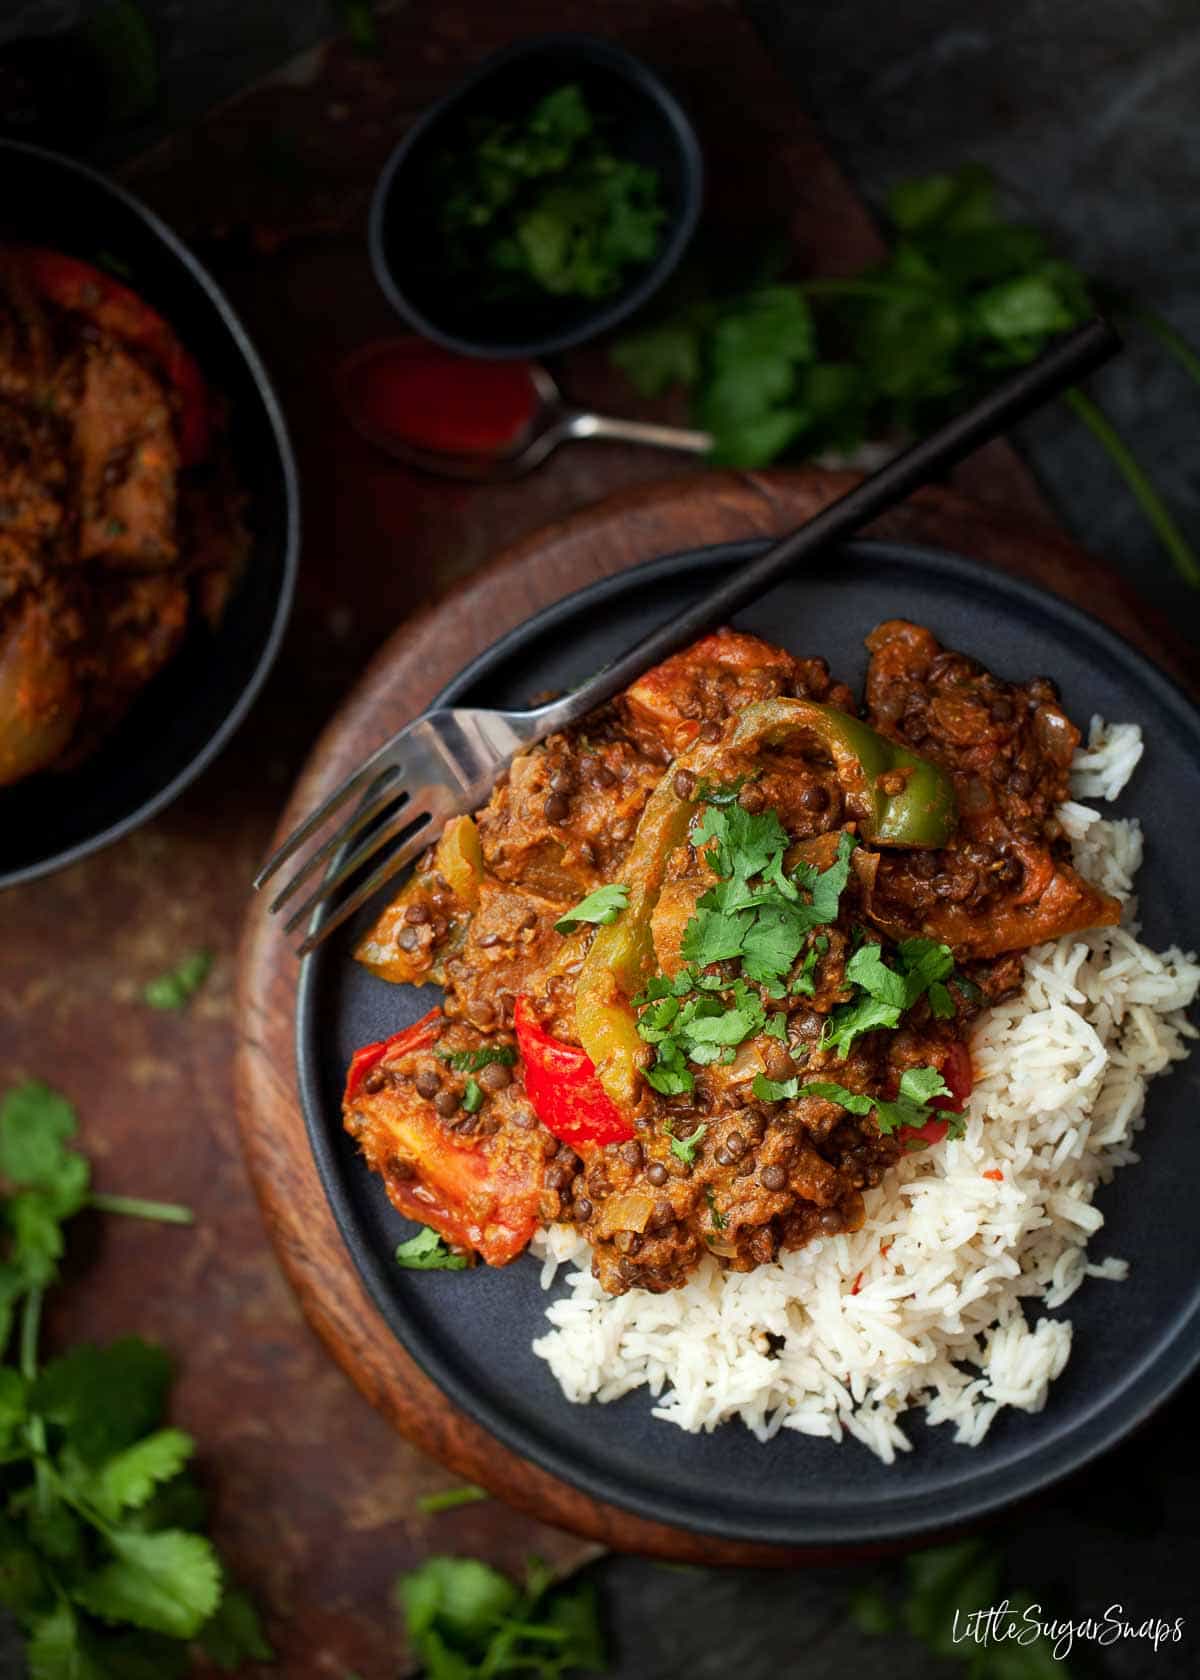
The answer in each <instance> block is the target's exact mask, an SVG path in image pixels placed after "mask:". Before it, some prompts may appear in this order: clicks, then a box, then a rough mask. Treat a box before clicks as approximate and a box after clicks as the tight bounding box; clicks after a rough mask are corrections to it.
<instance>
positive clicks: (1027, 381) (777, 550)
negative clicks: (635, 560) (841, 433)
mask: <svg viewBox="0 0 1200 1680" xmlns="http://www.w3.org/2000/svg"><path fill="white" fill-rule="evenodd" d="M1120 347H1121V340H1120V338H1119V337H1118V335H1117V333H1116V332H1115V331H1114V329H1113V328H1112V326H1111V325H1110V324H1109V323H1108V322H1107V321H1106V320H1104V319H1103V318H1102V317H1100V316H1097V317H1096V318H1095V319H1094V320H1092V321H1089V322H1088V323H1087V325H1086V326H1083V327H1080V328H1078V329H1077V330H1076V331H1075V332H1072V333H1068V334H1066V335H1065V336H1064V337H1062V338H1059V339H1056V340H1055V342H1054V343H1052V344H1051V345H1050V346H1049V348H1048V349H1046V350H1045V351H1043V352H1042V354H1041V355H1040V356H1039V357H1038V358H1037V360H1036V361H1033V362H1030V363H1029V364H1028V365H1027V366H1026V367H1023V368H1021V369H1019V370H1018V371H1017V372H1016V373H1014V374H1011V375H1010V376H1009V377H1008V378H1007V379H1004V380H1001V382H1000V383H999V384H998V385H996V386H995V387H994V388H993V389H992V390H991V391H989V392H987V394H986V395H985V396H983V397H982V398H980V400H979V401H978V402H976V403H974V404H972V406H971V407H970V408H968V409H967V410H966V411H965V412H964V413H962V414H959V415H956V416H955V417H954V419H953V420H950V421H948V422H947V423H946V424H945V425H944V426H939V427H938V429H937V430H936V431H935V432H932V433H931V434H930V435H929V436H928V437H926V438H923V439H921V441H920V442H919V443H915V444H913V445H912V447H911V448H910V449H906V450H905V451H904V452H903V453H902V454H900V455H897V456H895V457H894V458H893V459H892V460H891V461H889V462H887V463H886V465H884V466H882V467H880V468H879V470H878V471H877V472H874V473H872V474H871V475H870V477H869V478H865V479H863V481H862V482H861V483H860V484H857V485H855V487H854V488H853V489H852V490H848V491H847V492H846V494H845V495H844V496H839V498H838V499H837V501H836V502H832V503H831V504H830V505H829V506H828V507H827V508H823V509H822V511H821V512H820V513H818V514H817V515H816V516H815V518H813V519H810V520H808V522H807V523H806V524H804V525H802V526H801V527H800V528H799V530H797V531H793V532H791V533H790V535H788V536H786V537H784V538H783V539H782V540H781V541H779V542H777V543H774V544H773V545H772V546H771V547H770V548H769V549H768V550H767V552H766V553H765V554H761V555H759V557H758V559H756V560H751V561H749V562H748V563H747V564H746V565H744V566H742V567H740V568H739V569H738V570H737V571H735V572H734V573H733V574H732V575H731V576H730V577H728V578H726V579H725V581H724V582H723V583H720V584H718V585H717V587H716V588H715V589H712V590H710V591H709V593H708V594H707V595H704V596H702V597H701V598H700V600H699V601H697V602H696V603H695V605H694V606H691V607H689V608H688V609H687V611H686V612H683V613H680V614H679V615H678V616H677V617H673V618H671V619H670V620H669V621H668V622H667V623H665V624H662V625H660V626H659V627H658V629H657V630H652V631H651V632H650V634H649V635H648V636H644V637H643V638H642V640H641V641H640V642H638V643H637V644H636V645H635V646H634V647H632V648H630V649H629V651H628V652H627V653H623V654H622V655H621V657H620V658H619V659H617V660H614V662H613V663H612V664H611V665H606V666H605V667H604V669H603V670H601V671H598V672H597V673H596V675H595V676H594V677H591V678H590V679H589V680H588V681H587V682H585V683H584V684H583V685H582V687H580V688H576V689H573V690H572V691H571V693H570V694H568V695H564V696H563V698H562V699H560V700H555V701H552V702H551V703H550V704H549V705H548V706H544V707H541V708H539V710H538V711H537V712H536V713H534V714H532V716H533V717H536V719H537V725H538V728H537V734H538V737H539V738H540V737H542V736H543V735H548V734H550V733H551V732H552V731H553V730H556V729H561V728H563V727H564V726H565V725H566V724H569V723H574V722H576V721H577V720H578V719H579V718H581V717H583V716H584V715H585V714H586V713H588V712H590V711H592V710H593V709H594V708H595V707H596V706H599V705H602V704H603V703H604V702H605V701H606V700H611V699H612V697H613V696H614V695H615V694H619V693H620V692H621V690H622V689H624V688H628V687H629V685H630V683H632V682H633V681H635V680H636V678H638V677H640V676H641V675H642V674H643V672H645V671H647V670H649V668H650V667H651V666H652V665H657V664H658V662H659V661H660V660H662V659H666V658H667V657H668V656H669V655H670V654H672V653H677V652H678V651H679V649H680V648H682V647H686V646H687V645H688V643H689V642H692V641H694V640H695V639H696V637H697V636H699V635H701V634H702V633H703V632H704V631H706V630H709V629H711V628H712V626H713V625H714V624H720V623H723V622H724V621H725V620H726V619H728V618H730V617H731V616H732V615H733V614H734V613H735V612H737V611H738V609H739V608H741V607H744V606H746V605H747V604H748V603H749V602H750V601H753V600H756V599H757V598H758V597H759V596H760V595H763V594H765V593H766V591H767V590H768V589H769V588H770V587H771V585H772V584H775V583H778V582H779V580H780V579H781V578H783V577H784V576H785V575H786V574H787V573H788V572H790V571H791V569H792V567H793V566H794V565H795V564H796V562H797V561H798V560H807V559H809V558H811V556H813V555H814V554H816V553H818V552H819V551H820V550H821V549H823V548H827V547H829V546H830V545H831V544H834V543H837V542H840V541H841V540H843V539H844V538H845V537H848V536H849V535H850V534H851V532H853V531H857V530H859V529H860V527H861V526H863V525H866V524H867V523H868V522H869V521H870V520H872V519H874V518H875V517H876V516H877V515H878V514H880V513H883V512H884V511H885V510H886V509H888V508H890V507H894V506H895V505H896V503H898V502H901V501H903V499H904V498H905V497H906V496H907V495H909V494H911V492H912V491H913V490H915V489H917V487H918V486H919V485H922V484H925V483H927V482H928V480H930V479H931V478H936V477H939V476H941V475H942V474H943V473H945V472H946V471H947V469H948V468H950V467H952V466H954V465H955V464H956V463H957V462H959V461H961V460H962V459H963V457H964V456H966V455H969V454H970V453H971V451H972V450H974V449H976V448H978V447H979V445H980V444H983V443H987V442H989V441H990V440H991V439H992V438H994V437H996V436H998V435H999V434H1000V433H1001V432H1003V431H1006V430H1007V429H1008V427H1010V426H1012V425H1013V424H1015V422H1016V421H1018V420H1021V419H1023V418H1024V416H1025V415H1027V414H1029V413H1031V412H1032V410H1033V409H1035V408H1038V407H1040V406H1041V404H1042V403H1044V402H1046V401H1048V400H1049V399H1050V398H1051V397H1055V396H1058V395H1060V394H1061V393H1062V392H1063V391H1064V390H1066V389H1067V387H1068V386H1070V385H1073V384H1074V383H1075V381H1076V380H1078V379H1081V378H1083V377H1084V375H1085V374H1088V373H1091V372H1092V371H1093V369H1095V368H1097V367H1099V366H1100V365H1101V364H1102V363H1103V362H1106V361H1107V360H1108V359H1109V357H1110V356H1112V355H1113V354H1114V353H1115V352H1116V351H1117V350H1119V349H1120Z"/></svg>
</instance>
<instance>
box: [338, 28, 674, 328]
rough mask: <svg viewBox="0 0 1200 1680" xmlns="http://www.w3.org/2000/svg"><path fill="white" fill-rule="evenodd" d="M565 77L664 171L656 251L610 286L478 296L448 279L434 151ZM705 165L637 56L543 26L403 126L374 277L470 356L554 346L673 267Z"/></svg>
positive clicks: (413, 318)
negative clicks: (590, 293) (588, 293)
mask: <svg viewBox="0 0 1200 1680" xmlns="http://www.w3.org/2000/svg"><path fill="white" fill-rule="evenodd" d="M565 82H577V83H578V84H579V86H580V87H581V89H582V91H583V94H584V96H585V98H586V99H587V101H588V103H589V105H590V106H591V107H592V108H593V109H594V110H595V111H596V112H597V113H598V114H600V115H602V116H603V117H604V118H605V119H607V121H608V123H609V124H610V125H611V127H612V133H613V144H614V148H615V149H616V150H618V151H619V152H620V153H621V154H622V155H623V156H627V157H630V158H632V159H633V160H634V161H635V162H637V163H641V164H644V165H646V166H648V167H649V168H651V169H654V170H656V171H657V172H658V176H659V181H660V183H661V189H662V194H663V200H664V203H665V206H666V210H667V220H666V223H665V225H664V232H663V241H662V245H661V248H660V250H659V253H658V255H657V256H656V257H655V258H654V260H653V262H651V263H650V264H649V265H648V266H647V267H645V268H643V269H642V270H641V271H640V272H639V273H637V274H635V275H633V276H632V278H631V279H630V280H629V281H628V282H627V284H626V285H624V286H623V287H622V288H621V290H620V291H619V292H617V293H615V294H614V295H613V296H612V297H609V298H603V299H600V300H597V299H595V298H577V297H576V298H571V297H554V296H551V295H550V294H548V293H547V294H539V295H538V296H536V297H533V298H521V299H519V300H518V299H514V300H505V301H504V302H503V303H497V304H487V305H486V306H484V305H481V304H480V303H479V302H478V300H477V299H472V298H470V297H469V296H466V295H465V291H464V288H463V287H461V286H459V285H454V284H449V283H448V282H447V276H446V274H445V271H444V270H443V269H442V268H441V267H439V265H438V263H437V261H436V255H437V252H438V250H439V248H440V245H441V235H440V231H439V227H438V220H437V217H438V210H439V201H438V195H437V191H436V187H435V185H434V183H435V181H436V173H437V167H438V162H439V160H440V158H441V157H442V156H443V154H444V153H445V151H446V150H447V148H449V147H450V146H452V145H453V144H454V142H455V141H456V139H461V138H462V135H463V132H464V128H465V125H466V123H467V121H468V120H469V119H470V118H471V117H474V116H487V117H501V118H503V117H506V116H509V115H518V114H523V113H524V112H525V111H527V110H528V108H529V106H530V105H531V104H532V103H534V102H535V101H536V100H537V99H539V98H541V97H542V96H543V95H544V94H547V93H550V92H551V91H552V90H553V89H554V88H557V87H561V86H562V85H563V84H564V83H565ZM703 196H704V164H703V160H702V158H701V155H700V146H699V143H698V142H697V139H696V135H695V133H694V131H693V129H692V125H691V123H690V122H689V120H688V118H687V116H686V114H685V113H684V111H683V108H682V107H681V105H680V104H679V102H678V100H677V99H676V98H675V96H674V94H672V93H671V92H670V91H669V90H668V89H667V88H666V87H665V86H664V84H663V83H662V82H661V81H660V80H659V78H658V76H656V75H655V73H654V71H653V70H651V69H649V68H648V67H647V66H646V65H645V64H643V63H641V61H640V60H639V59H636V58H633V57H632V56H631V55H630V54H629V53H627V52H625V51H623V50H622V49H621V48H620V47H616V46H613V45H612V44H611V42H608V41H601V40H597V39H596V38H595V37H593V36H590V35H540V36H537V37H536V38H534V39H533V40H530V41H521V42H519V43H518V44H517V45H516V46H513V47H508V48H506V49H505V50H504V51H503V52H500V53H496V54H495V55H494V56H493V57H492V58H489V59H487V60H486V61H485V62H484V63H483V64H482V65H480V67H479V69H478V70H476V71H475V73H474V74H473V75H472V76H470V77H469V78H468V80H467V81H465V82H464V83H462V84H461V86H459V87H457V88H456V89H455V90H454V91H453V92H452V93H449V94H447V95H446V97H445V98H444V99H442V100H440V101H439V102H438V104H436V105H434V106H433V107H432V109H430V110H429V111H427V112H426V113H425V115H424V116H423V117H422V118H421V119H420V121H419V122H418V123H416V124H415V125H414V126H413V128H411V129H410V130H409V132H408V133H407V134H406V135H405V137H404V139H403V140H402V141H401V142H400V144H399V145H398V146H397V147H396V149H395V151H394V152H393V153H392V155H391V157H390V158H389V159H388V162H387V166H386V167H385V169H384V171H383V174H382V175H381V176H380V179H379V185H378V186H377V187H376V189H375V197H374V200H373V202H372V205H371V220H370V244H371V262H372V265H373V266H374V269H375V278H376V279H377V280H378V281H379V284H380V286H381V287H382V288H383V290H384V292H385V293H386V294H387V296H388V298H389V300H390V301H391V303H392V304H394V306H395V307H396V309H397V310H398V311H399V312H400V314H401V315H403V316H404V318H405V320H407V321H408V322H409V323H410V325H411V326H413V327H414V328H415V329H416V331H417V332H419V333H421V334H422V336H423V337H425V338H431V339H433V340H434V341H435V342H436V343H438V344H443V345H445V346H446V348H447V349H449V350H455V351H457V352H458V353H459V354H460V355H464V356H480V357H486V358H490V359H493V360H500V359H503V358H505V357H517V356H533V357H537V356H549V355H551V354H553V353H554V352H555V351H558V350H566V349H569V348H570V347H571V346H572V345H574V344H580V343H582V342H583V341H584V340H585V339H588V338H595V337H597V336H598V335H599V334H600V333H603V332H607V331H608V330H609V329H610V328H611V327H615V326H616V325H617V323H618V322H620V321H623V320H625V319H626V317H627V316H629V315H632V314H633V312H634V311H635V310H637V309H640V308H641V306H642V304H644V303H645V302H646V300H647V299H648V298H649V297H651V296H652V295H653V294H654V292H656V291H657V290H658V288H659V287H660V286H661V285H662V284H663V282H664V281H665V280H666V279H667V277H668V275H670V274H671V272H672V270H673V269H674V268H675V266H676V264H677V263H678V262H679V259H680V257H681V256H682V255H683V252H684V249H685V247H686V246H687V243H688V241H689V240H690V239H691V237H692V234H693V233H694V232H695V230H696V223H697V221H698V219H699V216H700V204H701V200H702V198H703Z"/></svg>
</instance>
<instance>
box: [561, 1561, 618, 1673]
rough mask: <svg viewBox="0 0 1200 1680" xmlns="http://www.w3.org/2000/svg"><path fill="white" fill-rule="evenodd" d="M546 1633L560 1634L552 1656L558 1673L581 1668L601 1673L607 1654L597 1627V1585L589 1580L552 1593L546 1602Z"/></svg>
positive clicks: (598, 1614)
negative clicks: (554, 1653) (556, 1648)
mask: <svg viewBox="0 0 1200 1680" xmlns="http://www.w3.org/2000/svg"><path fill="white" fill-rule="evenodd" d="M546 1624H547V1632H553V1633H556V1634H558V1635H560V1636H561V1644H560V1646H559V1649H558V1652H557V1653H556V1655H555V1657H554V1658H553V1659H552V1660H553V1661H554V1662H556V1663H557V1664H558V1667H557V1670H555V1671H553V1672H557V1673H558V1674H566V1673H569V1672H571V1671H572V1670H573V1669H577V1668H582V1669H586V1670H588V1671H589V1672H594V1673H600V1672H601V1671H602V1670H603V1669H604V1668H605V1666H606V1664H607V1660H608V1653H607V1651H606V1650H605V1646H604V1635H603V1633H602V1632H601V1628H600V1608H599V1602H598V1598H597V1593H596V1588H595V1586H594V1585H593V1583H592V1582H591V1581H581V1582H580V1583H579V1585H578V1586H576V1587H574V1588H571V1587H567V1588H563V1589H560V1590H559V1591H558V1592H556V1593H554V1594H553V1595H552V1597H551V1598H550V1600H549V1602H548V1604H547V1605H546Z"/></svg>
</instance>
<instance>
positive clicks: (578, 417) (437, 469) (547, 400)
mask: <svg viewBox="0 0 1200 1680" xmlns="http://www.w3.org/2000/svg"><path fill="white" fill-rule="evenodd" d="M394 349H395V344H394V341H390V340H385V341H384V342H382V343H376V344H368V345H364V346H363V348H362V349H361V350H357V351H355V352H353V354H351V355H350V356H348V357H347V358H346V360H345V361H344V362H343V363H342V364H341V367H340V368H339V370H338V397H339V400H340V402H341V405H342V410H343V412H344V414H345V416H346V418H347V420H349V422H350V424H351V425H352V426H353V427H354V429H355V431H356V432H357V433H358V434H359V436H360V437H363V438H365V439H366V440H367V442H368V443H371V444H374V445H375V447H376V448H377V449H382V450H383V451H384V452H385V453H386V454H388V455H391V456H393V457H394V458H395V459H396V460H397V461H403V462H404V464H405V465H406V466H409V467H418V468H420V469H421V471H422V472H428V473H434V474H436V475H437V476H438V477H440V478H457V479H465V480H467V481H468V482H470V483H473V484H496V483H502V482H504V481H506V480H509V479H514V478H521V477H523V476H524V475H525V473H527V472H532V470H533V469H534V467H540V466H541V464H542V462H543V461H544V460H546V458H547V457H548V456H549V455H551V454H552V453H553V452H554V450H556V449H557V448H558V446H559V444H560V443H570V442H573V441H574V440H576V439H580V438H589V439H602V440H606V441H609V442H612V443H644V444H647V445H649V447H650V448H652V449H671V450H675V451H676V452H678V453H680V454H684V455H706V454H707V453H708V451H709V450H710V449H711V448H712V442H713V440H712V438H711V436H710V435H709V434H708V433H707V432H693V431H689V430H687V429H686V428H685V427H682V426H659V425H657V424H655V423H654V422H652V421H648V420H623V419H619V418H616V417H614V416H612V415H607V414H593V413H592V412H591V411H590V410H588V409H584V408H576V407H575V406H574V405H573V404H572V403H569V402H568V401H567V400H566V398H565V397H564V396H563V394H562V392H561V391H560V390H559V388H558V385H557V384H556V383H555V381H554V378H553V376H552V375H551V374H550V372H549V370H548V369H547V368H545V367H543V366H542V364H541V363H540V362H530V363H528V367H529V372H530V377H531V380H532V384H533V389H534V393H535V395H536V397H537V404H538V406H537V409H536V411H535V412H534V414H533V416H532V418H531V419H530V420H529V421H527V423H526V424H525V425H524V426H523V427H522V428H521V430H520V432H519V433H518V434H517V436H516V437H515V438H514V439H513V442H512V443H511V444H510V445H509V446H508V447H507V448H506V449H504V450H502V451H500V452H499V453H498V454H493V453H490V452H486V453H485V452H482V451H481V452H480V453H478V454H473V453H464V454H460V453H457V452H451V451H443V450H440V449H423V448H421V446H420V445H419V444H413V443H409V442H408V441H407V440H406V439H404V438H401V437H398V436H397V435H396V434H395V433H394V432H391V431H386V430H383V429H382V428H380V427H378V426H375V425H373V424H372V423H371V421H370V420H369V419H367V417H366V416H365V415H364V414H363V412H362V410H361V408H360V407H359V405H358V403H357V402H356V401H355V398H354V395H353V385H352V379H351V376H352V375H353V374H354V373H355V372H356V371H357V370H358V369H360V368H361V367H362V366H363V364H364V363H365V362H367V361H370V360H372V359H374V358H375V357H377V356H381V355H387V354H391V353H393V351H394Z"/></svg>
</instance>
